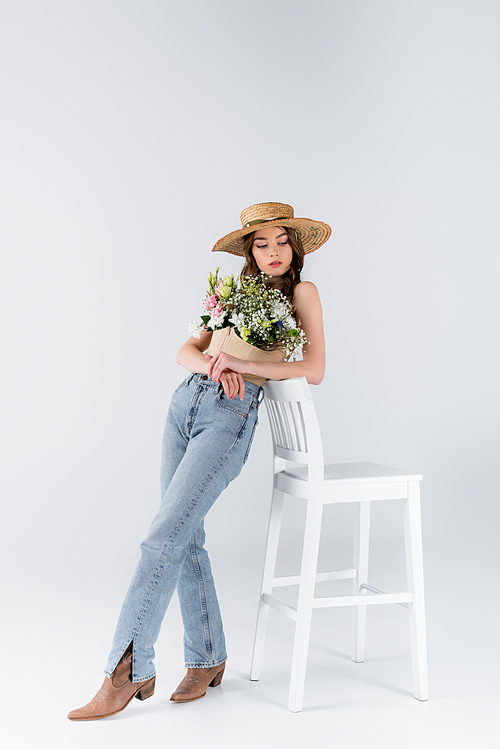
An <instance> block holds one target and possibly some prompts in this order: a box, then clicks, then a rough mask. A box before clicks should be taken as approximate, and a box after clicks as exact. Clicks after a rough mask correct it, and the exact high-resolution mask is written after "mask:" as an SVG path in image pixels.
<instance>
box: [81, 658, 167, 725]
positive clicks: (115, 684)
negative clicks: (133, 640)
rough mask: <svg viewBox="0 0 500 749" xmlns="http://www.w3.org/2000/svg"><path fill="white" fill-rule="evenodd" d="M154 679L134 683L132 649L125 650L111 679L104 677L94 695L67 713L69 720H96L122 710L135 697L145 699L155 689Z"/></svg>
mask: <svg viewBox="0 0 500 749" xmlns="http://www.w3.org/2000/svg"><path fill="white" fill-rule="evenodd" d="M155 679H156V677H155V676H153V678H152V679H147V680H146V681H139V682H136V683H134V682H133V681H132V649H131V648H130V647H129V648H127V650H126V651H125V653H124V655H123V657H122V659H121V661H120V662H119V664H118V665H117V667H116V668H115V670H114V671H113V675H112V677H111V679H108V677H106V678H105V679H104V682H103V685H102V687H101V688H100V689H99V691H98V692H97V694H96V695H95V697H93V698H92V700H91V701H90V702H89V703H88V705H85V707H80V708H79V709H78V710H72V711H71V712H70V713H68V718H69V719H70V720H98V719H99V718H109V716H110V715H116V713H119V712H120V711H121V710H124V709H125V708H126V707H127V705H128V704H129V702H130V701H131V700H132V699H133V698H134V697H137V699H138V700H147V698H148V697H151V695H152V694H154V691H155Z"/></svg>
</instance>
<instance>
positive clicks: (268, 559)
mask: <svg viewBox="0 0 500 749" xmlns="http://www.w3.org/2000/svg"><path fill="white" fill-rule="evenodd" d="M283 501H284V494H283V493H282V492H279V491H278V490H277V489H275V490H274V491H273V497H272V501H271V514H270V517H269V529H268V533H267V546H266V555H265V561H264V572H263V575H262V587H261V592H260V599H259V600H260V603H259V613H258V615H257V626H256V628H255V639H254V646H253V655H252V666H251V669H250V680H251V681H259V679H260V672H261V668H262V657H263V655H264V645H265V641H266V630H267V621H268V618H269V606H268V605H267V604H265V603H264V602H263V601H262V596H263V594H264V593H267V594H269V595H270V594H271V592H272V588H273V578H274V572H275V569H276V557H277V554H278V542H279V535H280V528H281V518H282V516H283Z"/></svg>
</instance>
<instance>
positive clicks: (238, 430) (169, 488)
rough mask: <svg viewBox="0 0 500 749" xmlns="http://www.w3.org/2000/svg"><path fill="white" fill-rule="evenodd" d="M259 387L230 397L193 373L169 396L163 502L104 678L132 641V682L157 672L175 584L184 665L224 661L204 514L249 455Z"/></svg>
mask: <svg viewBox="0 0 500 749" xmlns="http://www.w3.org/2000/svg"><path fill="white" fill-rule="evenodd" d="M260 392H261V388H260V387H259V386H258V385H255V384H253V383H252V382H247V381H246V382H245V397H244V399H243V400H242V401H241V400H240V399H239V397H238V396H237V397H236V398H235V399H234V400H230V399H229V398H227V396H226V395H225V394H224V391H223V390H222V387H221V386H219V385H217V384H216V383H215V382H214V381H213V380H211V379H209V378H208V377H207V375H201V374H192V375H190V376H189V377H187V378H186V379H185V380H184V382H182V383H181V385H179V387H178V388H177V390H176V391H175V393H174V395H173V396H172V400H171V403H170V408H169V411H168V415H167V422H166V425H165V432H164V436H163V445H162V464H161V494H162V501H161V504H160V508H159V510H158V512H157V514H156V516H155V517H154V519H153V522H152V523H151V526H150V528H149V530H148V534H147V536H146V538H145V539H144V541H143V542H142V544H141V558H140V560H139V563H138V565H137V567H136V570H135V572H134V575H133V578H132V582H131V583H130V587H129V589H128V592H127V594H126V596H125V600H124V602H123V606H122V610H121V613H120V617H119V620H118V624H117V627H116V632H115V636H114V639H113V645H112V649H111V653H110V655H109V659H108V663H107V666H106V670H105V673H106V675H107V676H108V677H110V676H111V675H112V673H113V671H114V670H115V668H116V666H117V664H118V662H119V660H120V658H121V657H122V655H123V654H124V652H125V650H126V649H127V647H128V645H129V644H130V643H131V642H133V650H132V653H133V657H132V681H135V682H138V681H145V680H146V679H150V678H152V677H153V676H154V675H155V669H154V665H153V658H154V654H155V651H154V644H155V642H156V640H157V639H158V635H159V632H160V628H161V624H162V621H163V617H164V616H165V612H166V610H167V606H168V604H169V602H170V599H171V598H172V595H173V592H174V590H175V588H177V592H178V596H179V601H180V606H181V612H182V619H183V624H184V653H185V660H186V666H187V667H188V668H208V667H212V666H216V665H218V664H220V663H223V662H224V661H225V660H226V645H225V639H224V631H223V628H222V619H221V615H220V610H219V604H218V602H217V595H216V592H215V586H214V581H213V577H212V571H211V568H210V561H209V558H208V554H207V552H206V550H205V548H204V541H205V532H204V529H203V519H204V517H205V515H206V514H207V512H208V511H209V509H210V508H211V507H212V505H213V504H214V502H215V500H216V499H217V498H218V496H219V495H220V494H221V492H222V491H223V490H224V489H225V488H226V486H227V485H228V484H229V482H230V481H232V479H234V478H236V476H237V475H238V474H239V473H240V471H241V469H242V467H243V465H244V463H245V461H246V459H247V457H248V453H249V451H250V447H251V443H252V439H253V435H254V432H255V427H256V426H257V416H258V407H259V400H260V398H259V396H260Z"/></svg>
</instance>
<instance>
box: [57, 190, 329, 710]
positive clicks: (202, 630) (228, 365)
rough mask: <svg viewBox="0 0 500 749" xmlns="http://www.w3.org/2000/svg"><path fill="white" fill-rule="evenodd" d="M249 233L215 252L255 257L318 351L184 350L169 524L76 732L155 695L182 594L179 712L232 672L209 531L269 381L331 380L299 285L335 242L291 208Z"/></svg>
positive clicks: (316, 318) (193, 346)
mask: <svg viewBox="0 0 500 749" xmlns="http://www.w3.org/2000/svg"><path fill="white" fill-rule="evenodd" d="M241 223H242V228H241V229H238V230H236V231H234V232H231V234H228V235H227V236H225V237H222V239H220V240H219V241H218V242H217V243H216V245H215V246H214V248H213V251H223V252H231V253H233V254H237V255H243V256H244V257H245V266H244V268H243V273H244V274H246V275H258V274H259V273H260V271H263V272H264V273H266V274H268V275H269V276H272V278H271V279H270V283H272V284H273V285H275V286H276V287H277V288H279V289H281V290H282V291H283V293H284V294H285V295H286V296H288V298H289V299H290V300H291V301H292V303H293V306H294V308H295V313H296V317H297V320H300V323H301V326H302V328H303V329H304V332H305V334H306V337H307V340H308V344H307V346H306V347H304V350H303V359H302V360H301V361H296V362H280V363H271V362H265V361H259V362H257V361H242V360H241V359H237V358H235V357H234V356H230V355H228V354H226V353H225V352H222V351H221V352H219V353H218V354H216V355H215V356H213V357H210V356H207V355H205V354H204V351H206V349H207V348H208V346H209V344H210V340H211V337H212V333H210V332H208V331H203V332H202V334H201V337H200V338H199V339H196V338H190V339H189V340H188V341H186V343H185V344H184V345H183V346H182V347H181V348H180V350H179V353H178V354H177V361H178V363H179V364H182V365H183V366H184V367H186V369H187V370H189V372H191V374H190V375H189V376H188V377H187V378H186V379H185V380H184V381H183V382H182V383H181V384H180V385H179V387H178V388H177V390H176V391H175V393H174V395H173V396H172V401H171V403H170V408H169V411H168V415H167V422H166V426H165V432H164V436H163V444H162V464H161V495H162V501H161V504H160V508H159V510H158V513H157V514H156V516H155V518H154V519H153V522H152V524H151V526H150V528H149V530H148V534H147V536H146V538H145V540H144V541H143V542H142V544H141V558H140V560H139V563H138V565H137V568H136V570H135V572H134V576H133V578H132V582H131V583H130V587H129V589H128V592H127V594H126V596H125V600H124V602H123V606H122V610H121V613H120V617H119V620H118V624H117V628H116V632H115V636H114V640H113V645H112V649H111V653H110V655H109V659H108V663H107V666H106V670H105V674H106V678H105V679H104V683H103V685H102V687H101V689H100V690H99V692H98V693H97V694H96V695H95V697H94V698H93V699H92V700H91V701H90V702H89V703H88V705H86V706H85V707H82V708H79V709H78V710H73V711H72V712H70V713H69V714H68V718H69V719H70V720H96V719H98V718H106V717H109V716H110V715H115V714H116V713H118V712H120V710H123V709H124V708H125V707H126V706H127V705H128V704H129V702H130V701H131V700H132V699H133V697H137V698H138V699H141V700H144V699H147V698H148V697H150V696H151V695H152V694H153V692H154V686H155V670H154V666H153V658H154V643H155V642H156V640H157V639H158V635H159V632H160V627H161V623H162V621H163V618H164V616H165V612H166V609H167V606H168V604H169V602H170V599H171V597H172V594H173V592H174V590H175V589H176V588H177V592H178V596H179V602H180V606H181V612H182V619H183V624H184V653H185V660H186V667H187V669H188V670H187V674H186V676H185V677H184V679H183V680H182V681H181V683H180V684H179V686H178V687H177V689H176V690H175V692H174V693H173V694H172V697H171V700H172V701H174V702H190V701H192V700H196V699H199V698H200V697H203V696H204V695H205V693H206V690H207V687H208V686H217V685H218V684H220V682H221V679H222V676H223V673H224V667H225V661H226V657H227V656H226V648H225V640H224V632H223V627H222V619H221V615H220V611H219V605H218V602H217V596H216V593H215V587H214V582H213V578H212V572H211V568H210V561H209V559H208V555H207V552H206V550H205V548H204V542H205V532H204V528H203V520H204V517H205V515H206V514H207V512H208V511H209V509H210V508H211V506H212V505H213V503H214V502H215V500H216V499H217V498H218V497H219V495H220V494H221V492H222V491H223V490H224V489H225V488H226V486H227V485H228V484H229V482H230V481H232V479H234V478H235V477H236V476H237V475H238V474H239V473H240V471H241V469H242V467H243V465H244V463H245V461H246V459H247V457H248V453H249V450H250V446H251V443H252V437H253V433H254V430H255V426H256V424H257V411H258V407H259V402H260V396H261V387H260V385H259V384H257V383H258V382H260V381H261V380H259V379H258V378H266V379H272V380H284V379H289V378H291V377H306V378H307V381H308V382H309V383H313V384H316V385H317V384H319V383H320V382H321V380H322V378H323V374H324V369H325V345H324V337H323V322H322V314H321V303H320V299H319V295H318V291H317V289H316V287H315V286H314V284H312V283H310V282H307V281H303V282H301V280H300V271H301V270H302V266H303V260H304V255H305V254H307V253H308V252H312V251H314V250H315V249H317V248H318V247H320V246H321V245H322V244H324V242H326V240H327V239H328V238H329V236H330V233H331V230H330V227H329V226H328V225H327V224H324V223H322V222H318V221H316V222H314V221H311V220H310V219H302V218H294V215H293V208H292V207H291V206H289V205H286V204H283V203H259V204H257V205H254V206H250V208H247V209H245V210H244V211H242V213H241Z"/></svg>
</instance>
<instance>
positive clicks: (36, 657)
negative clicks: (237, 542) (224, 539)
mask: <svg viewBox="0 0 500 749" xmlns="http://www.w3.org/2000/svg"><path fill="white" fill-rule="evenodd" d="M225 561H226V560H225V559H224V558H219V559H216V560H215V562H214V567H215V568H216V570H215V571H216V579H217V580H218V587H219V596H220V599H221V604H222V607H223V611H224V614H225V622H226V635H227V640H228V652H229V654H230V658H229V661H228V665H227V669H226V674H225V677H224V679H223V682H222V684H221V686H220V687H217V688H215V689H210V690H209V693H208V694H207V696H206V697H205V698H203V699H201V700H199V701H196V702H193V703H191V704H186V705H175V704H173V703H172V702H170V701H169V696H170V693H171V692H172V690H173V689H174V688H175V686H176V685H177V683H178V681H179V680H180V678H181V677H182V676H183V672H184V669H183V662H182V650H181V639H182V630H181V624H180V614H179V611H178V606H177V602H176V601H175V600H174V601H173V603H172V606H171V607H170V609H169V612H168V613H167V617H166V620H165V623H164V626H163V629H162V633H161V637H160V640H159V643H158V646H157V658H156V663H157V669H158V678H157V689H156V693H155V695H154V696H153V697H152V698H151V699H149V700H148V701H146V702H144V703H141V702H139V701H138V700H133V702H132V704H131V705H130V706H129V707H128V708H127V709H126V710H125V711H124V712H122V713H121V714H119V715H117V716H114V717H113V718H109V719H107V720H102V721H93V722H89V723H71V722H70V721H68V720H67V719H66V717H65V715H66V712H67V711H68V710H70V709H72V708H75V707H78V706H80V705H82V704H84V703H86V702H87V701H88V700H89V699H90V698H91V697H92V696H93V694H94V693H95V692H96V691H97V689H98V688H99V686H100V684H101V681H102V676H101V672H102V666H103V660H104V659H105V656H106V654H107V648H108V645H109V640H110V637H111V634H112V628H113V624H114V620H115V616H116V613H117V612H116V603H117V599H116V600H115V597H114V595H112V594H109V595H107V596H106V595H104V593H103V591H102V587H101V586H99V584H97V585H94V586H92V581H89V588H88V589H86V590H80V591H79V592H78V593H77V592H76V591H74V590H71V588H70V587H69V588H68V589H67V590H65V591H64V593H63V594H62V593H61V590H58V591H57V593H56V592H55V590H54V591H53V592H51V591H50V590H46V589H44V590H38V591H33V594H32V595H31V596H30V597H27V598H25V599H23V600H25V601H28V600H29V608H28V604H27V603H26V609H25V610H23V607H22V605H21V604H19V605H17V606H16V610H15V612H13V613H15V616H12V617H11V618H10V621H11V626H10V628H9V629H8V631H7V636H6V637H5V639H4V642H3V662H4V673H6V674H9V677H8V679H7V680H4V681H3V685H2V692H3V696H2V702H1V705H2V713H3V717H2V719H1V733H2V736H3V737H4V738H5V739H6V743H3V742H2V743H3V746H8V747H31V746H36V747H40V746H43V747H45V746H50V747H54V749H58V748H59V747H70V748H71V749H73V748H75V749H76V748H77V747H89V748H90V747H92V749H100V747H110V746H120V747H128V746H148V747H157V746H158V747H163V746H167V747H173V746H176V747H177V746H188V747H200V748H201V747H207V748H211V747H221V746H232V745H237V746H241V747H246V746H248V747H250V746H256V745H259V744H261V745H263V746H278V745H280V746H281V745H288V746H291V747H302V746H307V743H308V742H309V743H310V742H312V741H320V742H321V744H322V745H323V744H325V745H332V746H339V747H344V746H345V747H364V746H369V745H370V744H373V743H375V744H376V745H377V746H378V745H380V746H382V745H383V746H385V747H396V746H405V747H421V746H425V747H429V748H433V747H443V746H445V747H448V746H449V747H458V748H461V747H484V748H485V749H489V748H490V747H492V748H493V747H498V746H500V740H499V735H500V731H499V723H498V718H497V714H496V709H497V704H498V698H499V696H500V690H499V688H498V678H497V666H498V644H497V641H496V639H495V635H496V632H495V621H494V619H495V617H494V616H493V615H492V612H491V609H489V608H488V607H487V606H484V605H483V600H482V599H483V598H484V596H485V595H486V594H487V591H488V586H487V581H484V583H483V586H484V588H483V590H481V587H480V583H481V579H480V578H479V584H476V585H473V584H472V580H470V579H469V580H468V581H467V579H465V581H463V580H462V583H461V584H459V582H458V580H457V581H456V582H455V584H449V585H447V584H444V583H445V582H446V580H445V578H446V575H445V574H444V573H442V574H441V575H439V576H438V575H428V579H427V580H426V597H427V616H428V647H429V679H430V699H429V701H428V702H427V703H420V702H418V701H417V700H415V699H414V697H413V695H412V691H411V689H412V681H411V662H410V652H409V635H408V624H407V612H406V611H405V610H404V609H403V608H401V607H399V606H390V607H372V608H371V609H369V611H368V631H367V647H366V660H365V662H364V663H363V664H354V663H352V662H351V660H350V657H349V649H350V613H349V610H348V609H344V610H319V611H317V612H315V614H314V623H313V631H312V636H311V647H310V654H309V664H308V672H307V681H306V693H305V699H304V709H303V711H302V712H301V713H298V714H292V713H290V712H289V711H288V710H287V707H286V705H287V690H288V680H289V667H290V654H291V645H292V634H293V629H292V626H293V625H292V624H291V623H290V622H289V621H288V620H284V619H282V618H281V617H279V615H278V614H275V612H272V614H271V619H270V627H269V632H268V640H267V645H266V654H265V659H264V669H263V673H262V678H261V680H260V681H259V682H250V681H249V679H248V673H249V666H250V658H251V647H252V638H253V626H254V619H255V616H254V615H255V600H256V599H255V596H256V595H257V591H258V585H259V576H260V569H259V568H260V564H259V563H254V562H253V561H252V559H251V558H245V559H241V558H240V560H239V562H238V563H236V564H234V565H228V564H226V563H225ZM389 561H390V560H389ZM389 561H388V560H387V559H384V558H382V559H379V560H378V562H376V564H375V566H377V564H378V568H379V570H378V571H379V573H381V574H382V576H383V574H384V566H385V567H386V569H385V576H386V578H387V579H388V581H389V585H391V584H392V583H393V582H394V581H391V579H390V578H391V569H392V567H393V564H392V561H393V560H392V561H390V563H389ZM426 567H427V568H428V569H433V568H434V567H435V565H434V560H433V559H432V550H431V552H430V553H428V554H427V560H426ZM96 591H97V592H96ZM99 591H100V593H99ZM99 595H100V598H99V597H98V596H99ZM17 600H19V599H17ZM5 666H6V669H5Z"/></svg>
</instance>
